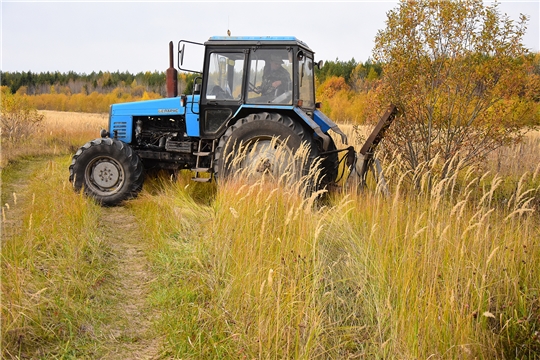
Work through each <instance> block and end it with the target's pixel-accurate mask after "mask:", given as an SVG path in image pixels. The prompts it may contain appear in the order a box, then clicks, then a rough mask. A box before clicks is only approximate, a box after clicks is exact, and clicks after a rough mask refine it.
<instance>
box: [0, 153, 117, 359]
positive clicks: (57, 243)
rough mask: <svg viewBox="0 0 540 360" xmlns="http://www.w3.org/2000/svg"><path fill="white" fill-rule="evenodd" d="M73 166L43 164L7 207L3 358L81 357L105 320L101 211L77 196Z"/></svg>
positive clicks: (106, 273) (107, 269) (105, 272)
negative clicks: (71, 178)
mask: <svg viewBox="0 0 540 360" xmlns="http://www.w3.org/2000/svg"><path fill="white" fill-rule="evenodd" d="M69 162H70V159H69V157H63V158H60V159H57V160H50V161H44V162H43V163H42V164H43V166H44V167H39V168H37V169H36V170H35V171H34V172H31V173H30V174H28V175H29V178H28V179H30V180H29V184H28V187H27V188H26V189H25V190H23V193H19V194H16V193H15V194H13V197H14V202H11V201H10V203H11V205H6V206H3V207H2V215H3V222H2V255H1V256H2V261H1V264H2V305H1V309H2V327H1V329H2V346H1V347H2V358H5V359H10V358H14V359H21V358H63V357H64V358H66V357H72V358H73V357H74V358H77V357H79V356H80V354H81V353H83V352H85V351H88V348H87V345H88V343H89V342H90V341H91V339H92V337H93V336H94V326H96V320H97V319H102V318H104V317H106V316H107V314H105V313H103V312H102V311H101V310H100V307H101V306H102V302H104V301H110V298H107V296H104V295H103V293H102V290H103V288H102V287H101V284H102V283H103V282H105V280H104V279H107V278H108V277H109V275H110V269H111V267H114V265H113V264H110V263H108V260H107V251H108V250H107V244H106V242H104V238H103V237H99V236H98V234H97V229H98V226H99V224H98V218H99V214H100V212H101V209H100V208H99V207H98V206H97V205H96V204H93V203H92V202H89V201H88V200H87V199H85V198H84V197H83V196H82V195H80V194H77V193H75V192H74V191H73V189H72V188H71V186H70V185H69V182H68V180H67V176H66V169H67V166H69ZM23 197H24V201H22V200H23ZM17 200H18V201H17ZM96 330H97V327H96ZM87 354H88V353H87Z"/></svg>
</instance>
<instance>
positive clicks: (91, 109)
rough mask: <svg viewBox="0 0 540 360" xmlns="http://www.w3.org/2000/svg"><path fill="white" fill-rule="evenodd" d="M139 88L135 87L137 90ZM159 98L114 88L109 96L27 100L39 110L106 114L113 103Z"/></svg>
mask: <svg viewBox="0 0 540 360" xmlns="http://www.w3.org/2000/svg"><path fill="white" fill-rule="evenodd" d="M139 87H140V86H137V90H139V89H138V88H139ZM139 94H140V95H139ZM160 97H161V96H160V95H159V94H156V93H154V92H146V91H144V92H143V91H140V92H139V91H136V92H134V94H132V93H130V92H125V91H123V90H122V89H119V88H116V89H114V90H113V91H112V92H111V93H109V94H100V93H98V92H96V91H94V92H92V93H91V94H89V95H86V94H84V93H78V94H58V93H51V94H40V95H31V96H27V100H28V103H29V104H31V105H32V106H34V107H35V108H37V109H39V110H55V111H74V112H88V113H106V112H108V111H109V107H110V106H111V105H112V104H115V103H122V102H132V101H139V100H149V99H159V98H160Z"/></svg>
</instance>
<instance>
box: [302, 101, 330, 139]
mask: <svg viewBox="0 0 540 360" xmlns="http://www.w3.org/2000/svg"><path fill="white" fill-rule="evenodd" d="M294 112H295V113H297V114H298V115H299V116H300V118H301V119H302V120H304V122H305V123H306V124H308V125H309V127H311V128H312V129H316V128H320V129H321V131H322V132H324V133H325V132H327V131H328V129H330V127H329V126H328V125H327V124H326V123H324V122H321V123H319V122H317V121H314V120H313V119H312V118H310V117H309V116H308V115H307V114H306V113H305V112H304V111H303V110H302V109H300V108H298V107H295V108H294Z"/></svg>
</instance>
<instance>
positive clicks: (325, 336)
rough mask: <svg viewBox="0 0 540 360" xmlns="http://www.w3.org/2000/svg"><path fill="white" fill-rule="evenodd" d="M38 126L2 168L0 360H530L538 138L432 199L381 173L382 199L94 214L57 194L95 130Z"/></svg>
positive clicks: (96, 123) (290, 199) (211, 188)
mask: <svg viewBox="0 0 540 360" xmlns="http://www.w3.org/2000/svg"><path fill="white" fill-rule="evenodd" d="M45 114H46V124H45V125H44V126H43V127H42V129H41V130H40V133H39V136H38V138H37V139H34V140H33V142H32V143H27V144H24V146H22V147H20V148H17V149H15V148H13V149H7V150H9V152H7V153H5V152H4V149H3V152H2V156H3V161H2V164H7V159H8V156H9V159H10V160H11V162H10V165H8V166H7V167H3V170H2V204H4V205H3V207H2V215H3V218H2V284H1V285H2V302H1V306H2V327H1V329H2V330H1V331H2V358H6V359H18V358H20V359H24V358H44V359H45V358H46V359H50V358H53V359H54V358H73V359H80V358H87V359H100V358H102V359H170V358H175V359H180V358H182V359H271V358H272V359H284V358H294V359H348V358H350V359H352V358H367V359H371V358H383V359H395V358H398V359H428V358H429V359H516V358H519V359H538V358H540V266H538V263H539V260H540V243H539V242H538V239H540V226H539V224H540V217H539V213H538V211H539V210H540V188H539V187H540V134H539V133H532V134H530V135H529V136H528V137H527V139H526V141H525V143H524V144H522V145H518V146H514V147H512V148H507V149H501V150H500V151H498V152H497V153H494V154H492V156H491V157H490V158H489V159H488V161H487V162H486V163H485V164H483V166H482V167H481V168H478V169H458V170H457V171H456V172H455V174H454V176H452V177H451V178H450V179H447V180H444V181H440V182H437V183H435V184H434V185H433V187H432V188H431V189H427V188H422V189H419V190H415V191H412V190H411V189H409V188H407V184H406V181H404V180H403V179H404V177H402V174H400V173H399V172H398V171H397V169H398V168H399V166H396V164H392V162H391V161H387V162H385V167H386V168H387V169H388V178H387V180H388V182H389V184H390V195H389V196H388V197H384V196H381V195H377V194H376V193H374V192H372V191H366V192H356V191H337V192H336V193H333V194H331V195H330V196H328V197H327V198H326V199H325V200H324V202H321V201H318V200H316V199H315V198H309V199H305V198H303V197H301V196H299V195H298V191H297V190H296V189H294V187H293V188H291V187H284V186H279V185H275V184H265V183H257V184H251V185H246V184H244V183H243V182H242V181H241V179H239V180H238V181H231V182H229V183H227V184H223V185H220V186H219V187H217V186H216V185H215V184H201V183H193V182H191V181H190V176H191V174H189V173H181V174H180V175H179V177H178V178H177V179H175V180H174V181H173V180H172V179H171V178H169V177H168V176H161V177H159V176H158V177H157V178H155V179H150V180H149V182H147V183H145V188H144V189H143V192H142V193H141V195H140V196H139V197H138V198H137V199H135V200H132V201H129V202H127V203H126V204H125V205H124V206H123V207H118V208H102V207H99V206H97V205H96V204H95V203H93V202H92V201H90V200H89V199H87V198H85V197H83V196H81V195H80V194H77V193H74V192H73V191H72V189H71V186H70V184H69V182H68V180H67V179H68V166H69V164H70V161H71V160H70V155H71V153H72V152H74V151H75V149H76V148H77V147H78V146H80V145H82V144H84V143H85V142H86V141H88V140H91V139H92V138H95V137H97V136H98V133H99V129H100V128H102V127H105V126H106V121H107V119H106V116H103V115H88V114H86V115H85V114H71V113H58V112H45ZM348 132H349V134H350V135H349V138H350V139H351V140H354V139H355V138H356V137H358V136H357V135H358V134H355V133H354V131H353V129H352V128H350V129H348ZM3 166H4V165H3ZM299 186H301V185H299Z"/></svg>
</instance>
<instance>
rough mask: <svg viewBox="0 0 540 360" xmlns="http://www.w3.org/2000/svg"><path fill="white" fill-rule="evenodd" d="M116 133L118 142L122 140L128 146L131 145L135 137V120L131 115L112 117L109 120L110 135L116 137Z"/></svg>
mask: <svg viewBox="0 0 540 360" xmlns="http://www.w3.org/2000/svg"><path fill="white" fill-rule="evenodd" d="M113 106H114V105H113ZM115 131H116V135H117V136H118V140H122V141H123V142H125V143H128V144H129V143H131V140H132V135H133V120H132V118H131V115H116V116H111V118H110V120H109V133H110V134H111V136H114V134H115Z"/></svg>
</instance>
